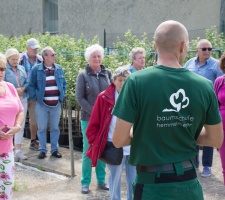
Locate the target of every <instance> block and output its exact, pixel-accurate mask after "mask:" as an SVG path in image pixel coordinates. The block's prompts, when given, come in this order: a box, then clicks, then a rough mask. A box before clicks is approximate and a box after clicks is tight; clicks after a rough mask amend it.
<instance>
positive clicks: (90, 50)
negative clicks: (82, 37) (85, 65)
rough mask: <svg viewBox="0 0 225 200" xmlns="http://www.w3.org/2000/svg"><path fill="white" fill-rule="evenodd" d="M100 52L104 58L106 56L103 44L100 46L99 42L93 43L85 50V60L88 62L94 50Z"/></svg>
mask: <svg viewBox="0 0 225 200" xmlns="http://www.w3.org/2000/svg"><path fill="white" fill-rule="evenodd" d="M96 51H97V52H99V53H100V54H101V58H102V60H103V58H104V49H103V47H102V46H100V45H99V44H93V45H91V46H90V47H88V48H87V49H86V51H85V54H84V56H85V60H86V61H87V62H88V61H89V60H90V57H91V54H92V53H94V52H96Z"/></svg>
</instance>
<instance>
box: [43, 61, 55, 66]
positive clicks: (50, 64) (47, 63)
mask: <svg viewBox="0 0 225 200" xmlns="http://www.w3.org/2000/svg"><path fill="white" fill-rule="evenodd" d="M53 64H54V63H50V62H46V61H44V65H45V66H48V67H51V66H53Z"/></svg>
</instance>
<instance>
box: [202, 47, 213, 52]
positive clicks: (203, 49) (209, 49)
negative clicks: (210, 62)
mask: <svg viewBox="0 0 225 200" xmlns="http://www.w3.org/2000/svg"><path fill="white" fill-rule="evenodd" d="M199 49H201V50H202V51H206V50H208V51H212V48H211V47H209V48H205V47H204V48H199Z"/></svg>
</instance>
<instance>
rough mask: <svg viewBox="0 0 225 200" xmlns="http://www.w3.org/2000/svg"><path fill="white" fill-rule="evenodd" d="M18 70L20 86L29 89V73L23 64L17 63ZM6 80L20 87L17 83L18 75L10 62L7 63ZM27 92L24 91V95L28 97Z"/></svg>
mask: <svg viewBox="0 0 225 200" xmlns="http://www.w3.org/2000/svg"><path fill="white" fill-rule="evenodd" d="M16 68H17V72H18V78H19V82H20V86H21V87H24V88H26V89H27V87H28V78H27V74H26V72H25V70H24V68H23V66H21V65H17V66H16ZM4 80H5V81H7V82H10V83H12V84H13V85H14V87H15V88H18V87H19V85H18V83H17V80H16V76H15V74H14V71H13V68H12V67H11V66H10V65H9V63H8V62H7V63H6V72H5V78H4ZM26 95H27V94H26V92H24V95H23V96H24V97H26Z"/></svg>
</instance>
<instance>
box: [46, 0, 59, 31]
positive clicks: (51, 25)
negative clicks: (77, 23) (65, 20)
mask: <svg viewBox="0 0 225 200" xmlns="http://www.w3.org/2000/svg"><path fill="white" fill-rule="evenodd" d="M45 24H46V28H45V31H46V32H50V33H51V34H56V33H58V32H59V19H58V0H46V2H45Z"/></svg>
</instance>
